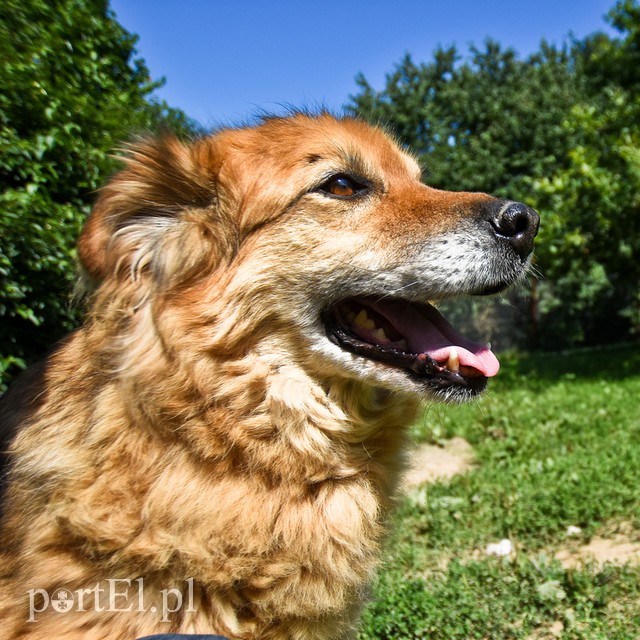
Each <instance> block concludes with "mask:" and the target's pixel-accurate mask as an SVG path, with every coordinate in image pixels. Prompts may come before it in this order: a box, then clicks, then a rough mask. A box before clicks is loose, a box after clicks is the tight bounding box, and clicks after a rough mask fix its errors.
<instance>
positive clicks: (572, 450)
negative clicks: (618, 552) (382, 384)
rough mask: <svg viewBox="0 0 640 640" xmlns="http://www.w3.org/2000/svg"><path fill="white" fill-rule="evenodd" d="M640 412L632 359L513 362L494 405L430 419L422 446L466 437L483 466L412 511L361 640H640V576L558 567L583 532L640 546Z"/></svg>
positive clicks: (604, 354)
mask: <svg viewBox="0 0 640 640" xmlns="http://www.w3.org/2000/svg"><path fill="white" fill-rule="evenodd" d="M639 399H640V348H638V346H626V347H615V348H610V349H602V350H588V351H581V352H572V353H565V354H553V355H548V354H546V355H535V356H520V357H518V356H511V357H507V358H503V371H502V372H501V374H500V376H499V377H498V378H497V379H496V380H495V381H494V383H493V384H492V386H491V392H490V394H489V395H488V397H486V398H484V399H483V400H481V401H479V402H478V403H477V404H474V405H465V406H449V407H442V406H436V407H434V406H432V407H430V408H429V410H428V411H427V412H426V413H425V415H424V417H423V418H422V419H421V420H420V422H419V424H417V425H416V426H415V437H416V439H417V440H419V441H431V442H438V441H439V440H441V439H446V438H450V437H452V436H454V435H458V436H462V437H464V438H466V439H467V440H468V441H469V442H470V443H471V444H472V445H473V447H474V450H475V453H476V457H477V466H476V468H475V469H474V470H473V471H471V472H470V473H468V474H465V475H463V476H457V477H455V478H454V479H453V480H452V481H450V482H443V483H436V484H433V485H429V486H428V487H421V488H418V489H414V490H413V491H412V492H411V493H410V494H409V495H408V496H407V498H406V499H405V500H404V501H403V503H402V504H401V506H400V508H399V510H398V513H397V515H396V519H395V533H394V535H393V537H392V540H391V541H390V543H389V545H388V549H387V553H386V562H385V565H384V568H383V570H382V572H381V573H380V576H379V579H378V583H377V586H376V593H375V600H374V602H373V603H372V604H371V605H370V606H369V608H368V609H367V610H366V612H365V615H364V619H363V623H362V626H361V631H360V640H373V639H379V640H383V639H384V640H403V639H412V640H413V639H418V638H434V639H436V638H442V639H443V640H445V639H446V640H452V639H456V638H461V639H462V638H464V639H468V638H499V639H501V640H502V639H504V640H508V639H511V638H513V639H516V638H523V639H532V640H533V639H541V638H552V637H562V638H568V639H574V638H575V639H578V638H580V639H590V640H591V639H593V640H595V639H600V638H602V639H603V640H604V639H606V640H622V639H625V640H627V639H631V638H639V637H640V567H639V566H634V565H628V566H621V565H617V564H605V565H598V564H596V563H582V564H580V565H578V566H574V567H570V568H565V567H563V566H562V565H561V564H560V562H559V561H557V560H556V559H554V554H555V552H556V551H557V550H559V549H560V548H562V547H563V546H566V545H567V527H569V526H571V525H573V526H575V527H579V528H580V529H581V534H580V536H581V538H582V541H584V542H587V541H588V540H589V539H590V538H591V537H592V536H593V535H594V534H596V533H602V532H603V531H607V530H608V531H611V530H613V529H614V528H615V526H616V523H624V526H625V529H626V530H627V531H628V530H631V532H632V533H631V536H632V537H633V536H635V535H636V534H637V538H638V539H640V407H639ZM503 538H508V539H510V540H511V541H512V543H513V544H514V546H515V548H516V550H517V552H516V553H515V554H513V555H512V556H511V557H509V558H496V557H489V556H487V555H486V554H485V553H484V549H485V548H486V545H487V544H488V543H490V542H496V541H499V540H501V539H503Z"/></svg>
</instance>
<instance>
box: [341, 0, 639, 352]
mask: <svg viewBox="0 0 640 640" xmlns="http://www.w3.org/2000/svg"><path fill="white" fill-rule="evenodd" d="M609 20H610V22H611V23H612V24H613V25H614V26H615V27H616V28H617V29H618V30H619V31H620V34H621V36H620V37H619V38H611V37H609V36H606V35H604V34H602V33H598V34H594V35H591V36H589V37H587V38H585V39H584V40H582V41H574V42H572V43H571V46H570V47H567V46H565V47H563V48H556V47H552V46H549V45H548V44H546V43H544V42H543V43H541V46H540V50H539V51H538V52H537V53H536V54H534V55H532V56H530V57H529V58H528V59H526V60H520V59H518V57H517V55H516V54H515V52H514V51H513V50H510V49H506V50H504V49H503V48H502V47H501V46H500V45H499V44H498V43H496V42H494V41H491V40H489V41H487V42H486V43H485V46H484V48H483V49H477V48H471V50H470V55H469V57H468V59H465V60H462V59H461V56H460V55H459V54H458V52H457V51H456V49H455V48H453V47H452V48H448V49H442V48H440V49H438V50H436V51H435V53H434V57H433V60H432V61H431V62H429V63H421V64H416V63H415V62H414V61H413V60H412V58H411V57H410V56H409V55H407V56H405V58H404V59H403V60H402V61H401V62H400V63H399V64H398V65H397V66H396V68H395V69H394V70H393V71H392V72H391V73H390V74H389V75H388V76H387V80H386V85H385V88H384V89H383V90H382V91H379V92H378V91H375V90H374V89H373V88H372V87H371V85H369V83H368V82H367V81H366V79H365V78H364V77H363V76H359V77H358V79H357V82H358V85H359V93H358V94H357V95H355V96H353V97H352V99H351V103H350V105H349V106H348V108H349V109H350V110H351V111H352V112H354V113H357V114H359V115H361V116H363V117H365V118H367V119H369V120H371V121H374V122H382V123H383V124H386V125H387V126H388V127H389V128H390V129H391V130H392V131H393V132H395V134H396V135H397V136H398V137H399V138H400V139H401V140H402V142H404V143H405V144H407V145H409V146H410V147H411V148H412V149H413V150H414V151H416V152H417V153H418V154H419V156H420V157H421V160H422V163H423V165H424V166H425V167H426V168H427V178H428V182H429V183H431V184H433V185H434V186H436V187H441V188H447V189H453V190H460V189H464V190H473V191H487V192H490V193H493V194H495V195H498V196H503V197H508V198H511V199H517V200H521V201H524V202H526V203H528V204H531V205H533V206H534V207H536V208H537V209H538V210H539V211H540V213H541V215H542V227H541V229H542V230H541V235H540V240H539V242H538V250H537V269H538V270H539V271H540V272H541V273H542V275H543V278H544V280H543V282H542V284H541V287H540V289H539V294H540V304H539V313H540V319H539V327H536V329H537V331H536V334H537V335H539V336H540V338H541V343H542V345H543V346H550V347H558V346H567V345H571V344H575V343H589V344H594V343H601V342H610V341H612V340H616V339H620V338H621V337H629V336H630V335H631V334H632V333H633V332H634V331H635V332H638V330H639V328H640V326H639V324H638V320H639V318H640V307H639V299H638V293H637V290H638V282H640V270H639V269H640V267H639V266H638V261H637V260H634V256H637V255H638V252H639V251H640V215H638V214H639V197H640V196H639V194H640V182H639V179H640V165H639V162H640V101H639V99H638V95H640V91H638V89H639V87H640V71H639V69H640V53H639V51H640V7H639V6H638V4H637V1H636V0H621V1H619V2H618V3H617V4H616V5H615V6H614V8H613V9H612V10H611V12H610V14H609ZM532 329H533V328H532ZM530 333H531V332H530Z"/></svg>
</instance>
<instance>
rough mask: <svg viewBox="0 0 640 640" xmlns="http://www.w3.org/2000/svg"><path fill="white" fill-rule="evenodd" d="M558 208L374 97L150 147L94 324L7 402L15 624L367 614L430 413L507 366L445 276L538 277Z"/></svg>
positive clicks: (112, 219)
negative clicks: (434, 167) (478, 170)
mask: <svg viewBox="0 0 640 640" xmlns="http://www.w3.org/2000/svg"><path fill="white" fill-rule="evenodd" d="M537 225H538V217H537V214H536V213H535V212H534V211H532V210H531V209H528V208H527V207H525V206H524V205H521V204H518V203H513V202H509V201H504V200H496V199H494V198H491V197H489V196H487V195H483V194H477V193H451V192H445V191H437V190H435V189H431V188H429V187H427V186H425V185H424V184H422V183H421V182H420V171H419V168H418V166H417V164H416V162H415V161H414V160H413V159H412V158H411V157H410V156H409V155H407V154H406V153H404V152H403V151H401V150H400V149H399V148H398V147H397V146H396V145H395V144H394V143H393V142H392V141H391V140H390V139H389V138H387V137H386V136H385V135H384V134H383V133H382V132H381V131H380V130H378V129H375V128H371V127H369V126H368V125H365V124H363V123H361V122H358V121H356V120H351V119H344V120H337V119H335V118H333V117H331V116H329V115H320V116H317V117H312V116H308V115H303V114H298V115H295V116H292V117H289V118H272V119H267V120H265V121H264V122H263V123H262V124H261V125H259V126H257V127H255V128H245V129H236V130H223V131H220V132H218V133H216V134H215V135H213V136H211V137H209V138H205V139H203V140H200V141H198V142H195V143H194V144H192V145H190V146H185V145H183V144H181V143H179V142H178V141H176V140H174V139H163V140H155V141H147V142H144V143H142V144H139V145H137V146H135V147H133V148H132V149H131V152H130V154H129V157H128V159H127V161H126V167H125V169H124V170H123V171H121V172H120V173H119V174H117V175H116V176H115V177H114V179H113V180H112V181H111V183H110V184H109V185H108V186H107V187H106V188H105V189H104V191H103V192H102V194H101V196H100V198H99V200H98V202H97V204H96V206H95V208H94V211H93V213H92V215H91V217H90V218H89V221H88V222H87V224H86V227H85V229H84V231H83V233H82V236H81V237H80V241H79V255H80V260H81V263H82V266H83V269H84V271H85V282H86V283H87V284H88V285H89V287H88V288H89V293H88V300H89V312H88V315H87V319H86V322H85V324H84V326H83V327H82V328H81V329H79V330H78V331H76V332H75V333H74V334H73V335H71V336H70V337H69V338H68V339H67V340H66V341H65V342H64V343H63V344H62V345H61V346H60V347H59V348H57V350H56V351H55V352H54V353H53V355H51V356H50V357H49V358H48V359H47V360H46V361H45V362H43V363H41V364H40V365H39V366H37V367H35V368H33V369H32V370H30V371H29V372H27V374H26V376H24V377H23V379H22V381H20V382H19V383H18V384H17V385H15V386H14V388H13V390H12V391H11V392H9V394H7V397H6V398H5V399H4V402H3V410H2V421H3V422H4V429H8V430H12V429H14V430H16V431H17V435H16V437H15V439H14V441H13V444H12V445H11V450H10V461H11V463H10V471H9V476H8V489H7V492H6V498H5V505H4V522H3V543H2V557H1V562H0V620H1V621H2V622H1V631H0V637H1V638H3V639H17V638H25V639H27V638H28V639H33V640H36V639H42V640H44V639H47V640H63V639H64V640H80V639H82V640H98V639H109V640H131V639H132V638H135V637H137V636H142V635H145V634H151V633H161V632H170V631H178V632H183V633H206V632H217V633H221V634H226V635H227V636H229V637H231V638H237V639H243V640H244V639H247V640H248V639H260V640H267V639H273V640H276V639H278V640H280V639H282V640H284V639H299V640H303V639H304V640H313V639H329V638H347V637H351V636H352V634H353V628H354V624H355V622H357V617H358V612H359V610H360V608H361V606H362V603H363V600H364V599H365V598H366V592H367V583H368V582H369V581H370V579H371V577H372V574H373V572H374V571H375V568H376V560H377V558H378V553H379V548H380V543H381V540H382V538H383V536H384V533H385V527H386V519H387V514H388V512H389V508H390V505H391V501H392V497H393V495H394V491H395V488H396V485H397V482H398V473H399V471H400V468H401V455H402V450H403V447H404V436H403V431H404V428H405V426H406V425H407V424H408V423H409V422H410V421H411V420H412V418H413V417H414V416H415V413H416V407H417V406H418V404H419V403H420V401H422V400H425V399H431V398H438V397H440V398H456V399H461V400H462V399H466V398H470V397H472V396H474V395H476V394H478V393H479V392H481V391H482V389H483V388H484V387H485V384H486V381H487V378H488V377H490V376H493V375H494V374H495V373H496V372H497V369H498V364H497V360H496V359H495V357H494V356H493V354H492V353H491V351H489V350H488V349H486V348H483V347H480V346H479V345H476V344H474V343H472V342H470V341H468V340H466V339H464V338H462V337H461V336H460V335H458V334H457V333H456V332H455V330H454V329H453V328H452V327H451V326H450V325H449V324H448V323H446V321H445V320H444V318H442V316H441V315H440V314H439V313H438V312H437V311H436V310H435V308H434V307H432V306H431V305H430V304H429V303H428V302H427V301H428V300H434V299H436V300H437V299H438V298H443V297H447V296H452V295H459V294H487V293H492V292H496V291H499V290H501V289H503V288H504V287H506V286H507V285H509V284H511V283H512V282H514V281H515V280H516V279H518V278H519V277H521V276H522V275H523V274H524V273H525V272H526V270H527V267H528V259H529V254H530V252H531V250H532V247H533V239H534V236H535V234H536V231H537Z"/></svg>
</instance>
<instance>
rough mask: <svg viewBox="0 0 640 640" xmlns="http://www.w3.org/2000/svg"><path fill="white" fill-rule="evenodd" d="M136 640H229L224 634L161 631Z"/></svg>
mask: <svg viewBox="0 0 640 640" xmlns="http://www.w3.org/2000/svg"><path fill="white" fill-rule="evenodd" d="M137 640H229V638H225V637H224V636H209V635H197V634H196V635H194V634H190V633H187V634H184V633H161V634H160V635H157V636H144V638H137Z"/></svg>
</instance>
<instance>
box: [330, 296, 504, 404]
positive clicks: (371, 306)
mask: <svg viewBox="0 0 640 640" xmlns="http://www.w3.org/2000/svg"><path fill="white" fill-rule="evenodd" d="M322 319H323V322H324V325H325V328H326V331H327V336H328V337H329V339H330V340H331V341H332V342H334V343H335V344H337V345H338V346H340V347H341V348H342V349H344V350H346V351H349V352H351V353H355V354H357V355H359V356H362V357H364V358H368V359H371V360H376V361H377V362H381V363H384V364H386V365H389V366H392V367H395V368H398V369H404V370H406V371H407V373H408V375H410V376H411V377H412V378H414V379H417V380H420V381H423V382H425V383H426V384H427V385H428V386H429V387H430V389H431V390H432V391H435V392H436V393H443V394H445V395H448V394H449V393H450V392H451V391H453V392H456V391H459V392H461V395H462V396H472V395H475V394H477V393H480V392H481V391H482V390H483V389H484V388H485V386H486V384H487V378H490V377H491V376H494V375H496V373H498V369H499V368H500V364H499V363H498V360H497V358H496V357H495V355H494V354H493V352H492V351H491V350H490V349H489V348H488V347H485V346H483V345H480V344H477V343H475V342H472V341H471V340H468V339H467V338H465V337H463V336H462V335H460V334H459V333H458V332H457V331H456V330H455V329H454V328H453V327H452V326H451V325H450V324H449V322H447V320H445V318H444V317H443V316H442V314H440V313H439V312H438V310H437V309H436V308H435V307H433V306H432V305H430V304H426V303H425V304H416V303H413V302H408V301H405V300H399V299H390V300H386V299H385V300H374V299H371V298H350V299H347V300H342V301H340V302H338V303H336V304H334V305H332V306H331V307H329V308H328V309H326V310H325V311H324V312H323V315H322Z"/></svg>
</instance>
